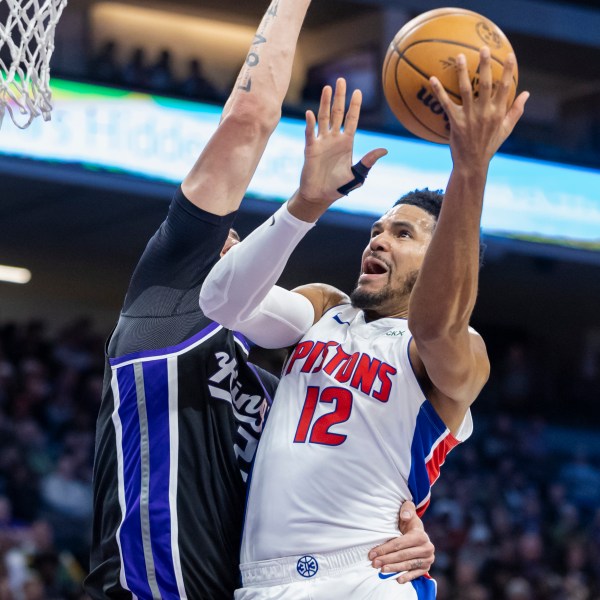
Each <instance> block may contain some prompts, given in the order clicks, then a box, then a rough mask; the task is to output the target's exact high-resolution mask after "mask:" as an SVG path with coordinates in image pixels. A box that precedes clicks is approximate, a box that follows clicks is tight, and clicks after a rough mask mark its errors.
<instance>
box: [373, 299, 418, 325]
mask: <svg viewBox="0 0 600 600" xmlns="http://www.w3.org/2000/svg"><path fill="white" fill-rule="evenodd" d="M363 313H364V315H365V321H366V322H367V323H369V322H371V321H377V320H378V319H408V298H403V299H402V300H401V301H400V302H396V303H395V305H394V306H393V307H389V306H385V307H384V306H382V307H377V308H364V309H363Z"/></svg>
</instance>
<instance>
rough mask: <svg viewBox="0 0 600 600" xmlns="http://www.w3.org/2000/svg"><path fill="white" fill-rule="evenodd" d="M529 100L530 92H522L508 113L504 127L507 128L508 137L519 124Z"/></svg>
mask: <svg viewBox="0 0 600 600" xmlns="http://www.w3.org/2000/svg"><path fill="white" fill-rule="evenodd" d="M527 100H529V92H521V93H520V94H519V95H518V96H517V98H516V100H515V101H514V102H513V104H512V106H511V107H510V110H509V111H508V113H506V117H504V125H505V127H506V131H507V136H508V134H510V133H511V132H512V130H513V129H514V128H515V125H516V124H517V123H518V122H519V119H520V118H521V117H522V116H523V113H524V112H525V104H526V102H527Z"/></svg>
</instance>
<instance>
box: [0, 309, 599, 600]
mask: <svg viewBox="0 0 600 600" xmlns="http://www.w3.org/2000/svg"><path fill="white" fill-rule="evenodd" d="M103 342H104V340H103V339H102V336H99V335H97V334H96V333H95V331H94V329H93V327H92V324H91V323H90V321H88V320H86V319H80V320H77V321H74V322H73V323H71V324H70V325H68V326H67V327H65V328H64V329H62V330H61V331H59V332H57V333H54V334H52V335H51V334H50V333H49V331H48V330H47V329H46V327H45V326H44V324H43V323H39V322H31V323H26V324H20V325H17V324H13V323H10V324H4V325H0V600H83V599H84V598H86V596H85V595H84V594H83V593H82V591H81V581H82V579H83V577H84V576H85V571H86V568H87V564H88V552H89V539H90V527H91V495H92V491H91V471H92V462H93V445H94V424H95V418H96V414H97V411H98V408H99V402H100V393H101V387H102V379H103ZM492 347H493V344H492ZM503 352H504V354H503V355H498V356H497V357H493V361H494V362H495V363H496V362H497V363H498V364H499V365H503V366H502V367H500V368H498V369H497V372H498V376H497V378H496V379H495V380H493V381H492V382H491V384H490V385H491V386H492V387H493V390H492V391H488V392H487V394H488V397H489V399H490V401H491V407H492V409H491V410H486V400H485V397H484V398H482V400H481V403H478V404H477V405H476V406H475V409H474V418H475V425H476V427H475V433H474V435H473V438H472V439H471V440H469V441H468V442H467V443H465V444H464V445H463V446H462V447H459V448H457V449H456V450H454V451H453V452H452V453H451V454H450V456H449V458H448V460H447V463H446V465H445V466H444V468H443V470H442V473H443V475H442V477H441V479H440V480H439V481H438V482H437V483H436V485H435V486H434V489H433V501H432V505H431V507H430V509H429V510H428V512H427V514H426V517H425V525H426V528H427V530H428V532H429V534H430V536H431V538H432V539H433V541H434V543H435V545H436V548H437V551H436V563H435V565H434V569H433V571H432V575H433V576H434V577H435V578H436V579H437V581H438V590H439V591H438V598H439V600H600V460H599V459H598V455H594V454H593V452H591V450H593V449H592V448H591V447H590V446H589V445H587V444H568V443H567V444H562V445H561V444H560V441H561V437H560V436H561V435H562V436H564V435H572V436H574V439H583V437H582V436H583V433H581V432H578V431H575V432H573V431H571V432H570V433H568V432H567V433H565V431H566V430H558V429H557V428H556V426H555V424H553V423H550V424H548V423H547V422H545V421H543V420H541V419H540V418H537V417H535V416H532V415H531V414H527V411H525V412H523V411H521V412H515V411H510V410H506V408H507V407H508V408H510V407H511V406H513V405H514V403H515V402H516V401H517V398H519V397H523V396H524V395H527V394H529V393H531V391H532V390H531V387H530V386H532V385H534V383H535V382H534V379H535V375H534V372H535V365H532V364H531V360H532V359H531V356H529V355H528V354H527V351H526V349H525V348H524V347H523V346H521V347H520V348H519V347H517V348H515V347H514V346H510V347H507V348H505V349H503ZM255 359H256V360H258V361H261V362H262V364H263V365H264V366H267V367H269V366H270V367H271V369H272V370H275V371H276V370H277V365H278V363H279V359H280V356H279V355H268V356H267V355H261V354H260V353H256V354H255ZM268 361H271V362H270V363H269V362H268ZM594 364H596V363H595V362H594ZM592 375H593V376H594V377H595V376H597V373H596V372H595V371H593V373H592ZM596 395H597V394H596ZM503 406H504V409H503ZM488 408H489V407H488ZM557 431H562V433H560V435H559V433H557ZM597 435H598V437H600V434H597ZM598 441H600V440H598ZM565 448H566V450H565Z"/></svg>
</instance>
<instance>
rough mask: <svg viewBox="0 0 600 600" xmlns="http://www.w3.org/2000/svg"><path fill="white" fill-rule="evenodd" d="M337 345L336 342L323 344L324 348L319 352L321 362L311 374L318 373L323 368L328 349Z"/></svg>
mask: <svg viewBox="0 0 600 600" xmlns="http://www.w3.org/2000/svg"><path fill="white" fill-rule="evenodd" d="M338 345H339V343H338V342H327V343H326V344H325V347H324V348H323V352H321V362H320V363H319V364H318V365H317V366H316V367H315V368H314V369H313V370H312V372H313V373H318V372H319V371H320V370H321V369H322V368H323V365H324V364H325V361H326V360H327V353H328V352H329V348H331V347H332V346H338Z"/></svg>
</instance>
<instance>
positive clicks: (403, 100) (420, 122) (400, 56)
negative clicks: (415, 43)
mask: <svg viewBox="0 0 600 600" xmlns="http://www.w3.org/2000/svg"><path fill="white" fill-rule="evenodd" d="M396 53H397V54H398V62H400V61H401V60H402V58H403V57H402V55H401V54H400V52H398V51H397V50H396ZM404 60H406V59H404ZM406 62H407V63H408V61H406ZM409 64H410V63H409ZM415 70H416V69H415ZM421 75H422V73H421ZM394 83H395V84H396V91H397V92H398V96H400V98H401V100H402V103H403V104H404V106H405V107H406V108H407V109H408V112H409V113H410V114H411V115H412V116H413V118H414V120H415V121H416V122H417V123H418V124H419V125H421V127H423V128H424V129H426V130H427V131H429V132H430V133H432V134H433V135H435V136H437V137H438V138H441V139H442V140H444V141H448V139H449V138H445V137H444V136H442V135H440V134H439V133H438V132H437V131H435V129H431V127H429V126H427V125H425V123H423V122H422V121H421V119H420V118H419V117H418V116H417V115H416V114H415V113H414V112H413V110H412V108H411V107H410V105H409V104H408V102H407V101H406V100H405V99H404V95H403V94H402V90H401V89H400V86H399V84H398V77H394ZM407 129H408V127H407ZM409 131H410V129H409ZM411 133H413V132H412V131H411ZM415 135H418V134H415ZM419 137H421V136H419ZM430 141H431V140H430Z"/></svg>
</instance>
